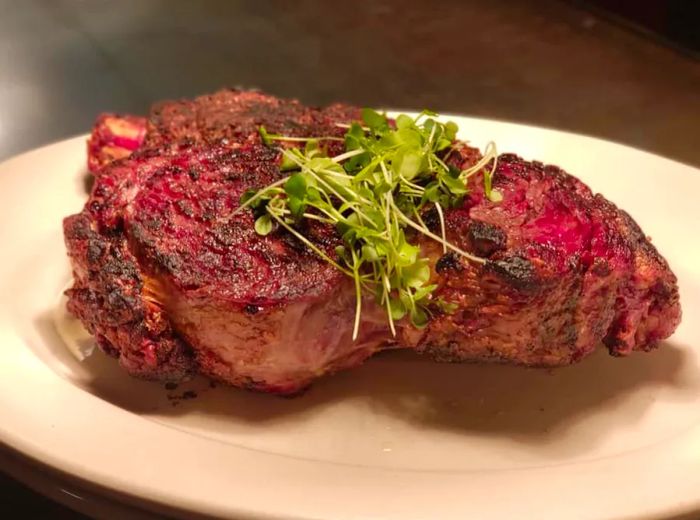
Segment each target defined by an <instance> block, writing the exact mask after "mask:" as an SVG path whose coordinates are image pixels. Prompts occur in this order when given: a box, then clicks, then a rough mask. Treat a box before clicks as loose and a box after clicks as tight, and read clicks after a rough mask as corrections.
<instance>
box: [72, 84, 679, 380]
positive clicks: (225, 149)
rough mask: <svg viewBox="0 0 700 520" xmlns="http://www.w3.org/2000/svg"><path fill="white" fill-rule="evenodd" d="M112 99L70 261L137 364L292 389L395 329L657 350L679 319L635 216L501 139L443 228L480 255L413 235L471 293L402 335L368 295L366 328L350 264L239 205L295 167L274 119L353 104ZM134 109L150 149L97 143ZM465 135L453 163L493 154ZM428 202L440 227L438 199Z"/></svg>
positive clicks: (458, 340)
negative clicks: (286, 157)
mask: <svg viewBox="0 0 700 520" xmlns="http://www.w3.org/2000/svg"><path fill="white" fill-rule="evenodd" d="M109 118H116V116H103V117H102V118H101V119H99V120H98V122H97V124H96V127H95V130H94V132H93V136H92V138H91V145H90V148H89V153H90V158H91V159H90V161H91V162H90V164H96V165H98V167H95V168H91V171H93V173H95V175H96V179H95V184H94V186H93V189H92V193H91V195H90V198H89V200H88V201H87V203H86V204H85V207H84V209H83V211H82V212H81V213H79V214H77V215H72V216H70V217H68V218H66V219H65V221H64V231H65V239H66V245H67V248H68V254H69V256H70V259H71V263H72V266H73V275H74V280H75V282H74V286H73V288H71V289H69V290H68V292H67V294H68V296H69V304H68V305H69V309H70V311H71V312H72V313H73V314H75V315H76V316H77V317H78V318H79V319H80V320H81V321H82V322H83V324H84V325H85V326H86V327H87V329H88V330H89V331H90V332H91V333H93V334H94V335H95V337H96V339H97V343H98V345H99V346H100V347H101V349H102V350H104V351H105V352H107V353H108V354H110V355H113V356H115V357H117V358H119V361H120V363H121V364H122V366H124V368H126V369H127V370H128V371H129V372H130V373H132V374H134V375H138V376H142V377H147V378H152V379H159V380H169V381H177V380H180V379H183V378H186V377H188V376H190V375H191V374H194V373H201V374H204V375H206V376H208V377H210V378H213V379H216V380H219V381H222V382H225V383H229V384H232V385H235V386H239V387H244V388H250V389H256V390H262V391H267V392H274V393H279V394H293V393H295V392H298V391H300V390H302V389H303V388H305V387H307V386H308V385H309V384H310V383H311V382H312V381H313V380H314V379H316V378H318V377H320V376H322V375H324V374H327V373H332V372H334V371H337V370H340V369H345V368H350V367H352V366H355V365H358V364H360V363H361V362H362V361H364V360H365V359H367V358H368V357H369V356H371V355H372V354H374V353H375V352H377V351H379V350H381V349H385V348H398V347H401V348H411V349H414V350H416V351H417V352H421V353H425V354H428V355H429V356H431V357H432V358H434V359H436V360H439V361H496V362H505V363H514V364H520V365H528V366H546V367H554V366H562V365H567V364H571V363H574V362H577V361H579V360H581V359H582V358H583V357H585V356H586V355H588V354H590V353H591V352H592V351H593V350H594V349H595V348H596V346H597V345H599V344H600V342H601V341H602V342H603V343H604V344H605V345H606V346H607V347H608V349H609V351H610V353H611V354H613V355H626V354H629V353H630V352H632V351H633V350H649V349H651V348H653V347H655V346H656V345H657V344H658V343H659V341H660V340H662V339H664V338H666V337H668V336H669V335H670V334H672V333H673V331H674V329H675V328H676V326H677V325H678V323H679V321H680V316H681V311H680V305H679V300H678V288H677V284H676V278H675V276H674V275H673V273H672V272H671V271H670V269H669V267H668V265H667V263H666V262H665V260H664V259H663V258H662V257H661V256H660V255H659V253H658V252H657V251H656V249H655V248H654V246H653V245H652V244H651V243H650V242H649V240H648V239H647V238H646V237H645V235H644V234H643V232H642V231H641V230H640V229H639V227H638V226H637V224H636V223H635V222H634V221H633V220H632V218H631V217H630V216H629V215H627V214H626V213H625V212H624V211H622V210H620V209H618V208H617V207H616V206H615V205H613V204H612V203H610V202H609V201H607V200H606V199H605V198H603V197H602V196H601V195H595V194H593V193H592V192H591V191H590V189H589V188H588V187H587V186H586V185H584V184H583V183H582V182H581V181H579V180H577V179H576V178H574V177H572V176H571V175H568V174H567V173H565V172H564V171H563V170H561V169H560V168H557V167H555V166H548V165H544V164H542V163H538V162H528V161H524V160H522V159H521V158H519V157H517V156H515V155H512V154H504V155H501V156H499V157H498V160H497V166H496V171H495V174H494V177H493V184H494V187H495V188H497V189H498V190H499V192H500V193H501V194H502V195H503V200H502V201H501V202H498V203H494V202H491V201H489V200H488V199H487V198H486V197H485V194H484V188H483V182H482V179H481V178H480V175H481V174H477V175H475V176H474V177H472V178H470V180H469V189H470V193H469V195H468V197H467V198H466V199H465V201H464V203H463V205H462V206H460V207H459V208H456V209H452V210H448V211H446V212H445V226H446V236H447V239H448V241H450V242H451V243H453V244H455V245H456V246H458V247H460V248H462V249H464V250H466V251H469V252H471V253H474V254H476V255H478V256H480V257H482V258H485V259H486V262H485V263H483V264H477V263H470V262H468V261H466V260H465V259H464V258H462V257H461V256H458V255H455V254H452V253H447V254H445V253H443V249H442V246H441V245H440V244H438V243H437V242H434V241H432V240H431V239H429V238H426V237H424V236H423V235H416V236H412V237H411V240H412V241H414V243H416V244H419V245H420V247H421V249H422V252H423V254H424V255H425V256H426V257H427V258H429V259H430V266H431V278H432V280H431V282H432V283H435V284H437V286H438V288H437V289H436V291H435V293H434V297H436V298H442V299H443V300H445V301H448V302H451V303H454V304H456V310H455V311H454V312H450V313H439V312H437V313H434V314H433V315H432V316H431V319H430V321H429V322H428V324H427V326H426V327H425V328H422V329H418V328H415V327H413V326H412V325H410V323H409V322H408V321H406V320H402V321H400V322H398V324H397V334H396V336H392V334H391V332H390V330H389V327H388V324H387V318H386V315H385V311H384V310H383V309H381V308H378V307H377V306H376V304H375V303H374V297H373V296H367V297H366V298H364V300H363V313H362V321H361V324H360V328H359V336H358V338H357V339H355V340H353V339H352V328H353V320H354V315H355V292H354V287H353V282H352V280H351V279H350V278H348V277H346V275H344V274H343V273H341V272H340V271H338V270H337V269H336V268H334V267H333V266H332V265H330V264H329V263H327V262H326V261H324V260H322V259H321V258H320V257H319V256H318V255H317V254H316V253H314V252H313V251H312V250H311V249H309V248H308V247H307V246H306V245H304V244H303V243H302V242H300V241H299V240H298V239H297V238H295V237H294V236H293V235H291V234H290V233H288V232H286V231H285V230H284V229H282V228H280V229H278V230H276V231H274V232H272V233H271V234H269V235H267V236H261V235H259V234H257V233H256V232H255V230H254V228H253V222H254V216H253V214H252V212H251V211H248V210H246V211H241V212H238V213H236V212H235V210H236V209H237V208H238V206H239V205H240V198H241V195H242V194H243V193H244V192H245V191H246V190H249V189H259V188H263V187H265V186H267V185H269V184H271V183H272V182H275V181H276V180H279V179H281V178H282V177H284V176H285V175H286V174H284V173H281V172H280V163H281V158H282V154H281V150H280V148H279V147H278V146H274V145H273V146H268V145H265V144H264V143H262V141H261V139H260V135H259V132H258V128H259V127H260V126H261V125H262V126H264V127H265V128H266V129H267V130H268V132H270V133H278V134H283V135H287V136H306V137H308V136H333V137H342V136H343V135H344V133H345V131H346V128H347V124H348V123H350V122H351V121H355V120H358V119H359V110H358V109H356V108H354V107H349V106H345V105H333V106H330V107H327V108H322V109H317V108H310V107H306V106H303V105H301V104H300V103H298V102H296V101H288V100H282V99H278V98H275V97H273V96H269V95H265V94H261V93H259V92H247V91H236V90H224V91H220V92H217V93H215V94H212V95H208V96H202V97H200V98H197V99H195V100H192V101H175V102H165V103H161V104H159V105H157V106H156V107H155V108H154V109H153V110H152V112H151V114H150V115H149V117H148V120H147V121H145V120H143V119H139V118H134V117H131V116H128V117H127V118H124V121H125V124H124V125H122V126H120V125H119V124H115V122H114V120H110V119H109ZM117 119H118V118H117ZM105 121H111V124H110V131H109V133H106V132H105V125H106V124H107V123H106V122H105ZM127 123H128V124H127ZM124 128H126V129H127V133H128V135H129V136H132V137H133V138H134V139H132V141H130V144H129V146H125V147H124V148H129V147H130V146H131V147H133V149H134V150H135V151H134V152H133V153H131V154H130V155H127V154H128V152H125V153H124V154H123V157H121V158H118V159H116V160H110V159H109V157H108V156H107V155H106V154H105V153H103V152H102V149H101V147H100V145H99V143H106V146H113V145H114V143H115V142H119V143H122V144H123V143H124V142H123V141H118V140H115V136H117V137H118V136H119V131H120V130H122V129H124ZM105 135H111V136H112V137H110V138H108V139H105V138H100V137H99V136H105ZM100 139H101V140H100ZM135 141H138V143H137V144H136V146H134V143H135ZM332 143H333V144H332V146H340V148H338V149H335V150H333V151H332V152H333V153H341V152H342V151H343V149H342V143H338V144H337V145H336V144H335V142H332ZM93 144H94V146H93ZM286 146H289V144H286ZM454 149H455V151H456V153H452V154H451V155H450V156H449V162H451V163H452V165H453V166H455V167H457V168H460V169H464V168H466V167H468V166H470V165H473V164H474V163H475V162H476V161H478V159H479V158H480V154H479V152H478V151H477V150H475V149H473V148H470V147H469V146H467V145H466V144H463V143H455V146H454ZM97 157H99V158H101V159H100V160H99V161H97V160H96V159H94V158H97ZM105 158H106V159H105ZM424 220H425V221H426V223H427V225H428V226H430V227H432V228H433V229H434V230H435V231H436V232H437V231H438V230H439V227H440V225H439V220H438V218H437V215H436V214H433V212H431V211H429V212H428V213H426V214H425V215H424ZM302 227H303V229H302V228H300V229H299V231H301V232H302V233H303V234H304V235H305V236H306V237H307V238H308V239H309V240H310V241H312V242H313V243H314V244H315V245H316V247H318V248H320V249H321V250H323V251H324V252H325V253H326V254H328V255H329V256H332V257H333V256H334V255H335V252H334V251H335V247H336V246H337V245H339V244H340V243H341V240H340V238H339V237H338V236H337V234H336V232H335V230H334V229H333V228H331V227H328V226H326V225H324V224H320V223H318V222H315V221H310V220H308V221H304V223H303V224H302Z"/></svg>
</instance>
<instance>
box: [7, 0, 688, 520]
mask: <svg viewBox="0 0 700 520" xmlns="http://www.w3.org/2000/svg"><path fill="white" fill-rule="evenodd" d="M0 49H1V50H2V52H0V158H6V157H9V156H11V155H14V154H16V153H19V152H21V151H25V150H29V149H32V148H34V147H36V146H39V145H42V144H46V143H48V142H51V141H56V140H59V139H63V138H66V137H69V136H72V135H75V134H79V133H84V132H86V131H88V130H89V128H90V126H91V124H92V122H93V120H94V118H95V116H96V114H97V113H99V112H100V111H103V110H109V111H117V112H135V113H144V112H145V111H146V110H147V109H148V107H149V105H150V104H151V103H152V102H154V101H156V100H158V99H163V98H176V97H183V96H192V95H196V94H198V93H205V92H208V91H212V90H215V89H217V88H219V87H221V86H227V85H228V86H242V87H257V88H261V89H263V90H266V91H268V92H271V93H273V94H276V95H280V96H289V97H296V98H299V99H301V100H302V101H304V102H306V103H311V104H324V103H328V102H331V101H339V100H342V101H347V102H350V103H355V104H359V105H368V106H380V107H392V108H406V109H410V108H413V109H421V108H426V107H427V108H431V109H434V110H437V111H441V112H452V113H460V114H465V115H469V116H477V117H487V118H494V119H502V120H510V121H515V122H522V123H528V124H534V125H541V126H548V127H554V128H558V129H563V130H569V131H573V132H579V133H584V134H589V135H594V136H598V137H602V138H605V139H610V140H613V141H618V142H621V143H625V144H629V145H632V146H635V147H638V148H643V149H646V150H649V151H652V152H655V153H658V154H661V155H665V156H668V157H671V158H673V159H677V160H680V161H683V162H686V163H690V164H693V165H700V137H699V136H700V132H699V131H698V129H699V128H700V94H699V93H700V63H698V62H697V61H695V60H693V59H692V58H690V57H689V56H687V55H683V54H681V53H679V52H677V51H675V50H673V49H670V48H667V47H665V46H663V45H661V44H659V43H658V42H657V41H654V40H653V39H650V38H645V37H643V36H640V35H639V34H635V33H633V32H630V31H628V30H626V29H623V28H621V27H619V26H617V25H614V24H613V23H611V22H609V21H606V20H603V19H600V18H599V17H598V16H597V15H594V14H591V13H590V12H588V11H584V10H581V9H579V8H577V7H575V6H573V5H572V4H568V3H563V2H557V1H554V0H545V1H542V2H525V1H521V2H518V1H507V0H502V1H500V2H482V1H478V0H454V1H451V0H443V1H442V2H419V1H416V0H403V1H386V0H384V1H366V2H365V1H353V2H323V1H318V2H313V1H300V2H282V1H267V2H263V1H260V0H254V1H204V2H186V1H179V2H172V1H167V0H161V1H154V0H121V1H120V2H118V3H112V2H83V1H78V0H43V1H42V0H24V1H23V2H13V1H10V0H0ZM0 490H1V493H2V496H3V498H5V497H7V498H5V499H4V500H3V501H0V516H4V514H7V513H8V512H10V511H12V510H15V509H16V508H19V510H22V511H23V512H25V513H28V512H32V513H34V514H36V515H37V517H40V516H43V517H47V516H48V517H51V518H79V517H78V516H77V515H75V514H73V513H70V512H69V511H68V510H66V509H64V508H62V507H60V506H57V505H54V504H53V503H51V502H50V501H48V500H46V499H43V498H41V497H39V496H38V495H36V494H34V493H33V492H31V491H29V490H27V489H26V488H24V487H23V486H21V485H19V484H16V483H15V482H14V481H12V480H11V479H9V478H7V477H2V478H0Z"/></svg>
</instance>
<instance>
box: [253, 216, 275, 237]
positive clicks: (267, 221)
mask: <svg viewBox="0 0 700 520" xmlns="http://www.w3.org/2000/svg"><path fill="white" fill-rule="evenodd" d="M271 231H272V218H271V217H270V215H268V214H265V215H262V216H261V217H258V218H257V219H256V220H255V232H256V233H257V234H258V235H262V236H265V235H268V234H270V232H271Z"/></svg>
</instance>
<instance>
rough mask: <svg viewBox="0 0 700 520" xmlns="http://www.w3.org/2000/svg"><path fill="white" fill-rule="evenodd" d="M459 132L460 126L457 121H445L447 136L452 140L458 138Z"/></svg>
mask: <svg viewBox="0 0 700 520" xmlns="http://www.w3.org/2000/svg"><path fill="white" fill-rule="evenodd" d="M457 132H459V127H458V126H457V123H455V122H453V121H448V122H447V123H445V138H446V139H449V140H450V141H454V140H455V139H456V138H457Z"/></svg>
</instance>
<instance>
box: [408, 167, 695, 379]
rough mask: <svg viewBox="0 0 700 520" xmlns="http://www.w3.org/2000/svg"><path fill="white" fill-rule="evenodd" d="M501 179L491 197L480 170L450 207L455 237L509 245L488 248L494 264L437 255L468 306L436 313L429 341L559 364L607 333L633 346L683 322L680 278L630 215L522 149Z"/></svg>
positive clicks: (474, 244)
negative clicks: (493, 199)
mask: <svg viewBox="0 0 700 520" xmlns="http://www.w3.org/2000/svg"><path fill="white" fill-rule="evenodd" d="M494 185H495V186H496V187H497V188H498V189H499V190H500V191H501V192H502V193H503V194H504V200H503V202H502V203H500V204H498V205H493V204H491V203H489V202H488V201H487V200H486V199H485V197H484V196H483V192H482V191H481V190H480V188H479V187H480V186H481V183H480V182H479V181H478V180H477V181H476V182H475V183H474V184H473V186H472V193H471V195H470V198H469V199H468V200H467V202H466V204H465V206H464V208H461V209H459V210H453V211H452V212H451V213H449V214H448V215H447V216H446V221H447V227H448V239H450V240H452V241H453V242H455V243H457V244H462V245H463V246H464V247H467V248H472V250H476V249H477V248H478V247H480V246H479V245H478V242H479V240H480V239H483V237H484V236H488V237H491V241H490V242H493V243H496V244H498V248H495V247H494V248H489V251H484V250H483V249H482V252H488V253H489V254H488V255H485V256H488V260H487V262H486V264H484V265H483V266H474V265H470V264H466V263H465V262H463V261H461V260H459V258H458V257H454V256H452V255H450V256H449V257H447V258H449V260H447V259H446V257H442V258H441V259H440V260H439V261H438V263H437V265H436V274H437V280H438V283H439V284H440V289H439V291H438V293H437V294H438V295H440V296H442V297H443V298H445V299H446V300H448V301H454V302H458V304H459V308H458V310H457V312H455V313H454V314H451V315H441V316H438V317H436V318H435V319H434V320H432V321H431V323H430V324H429V325H428V327H427V328H426V330H425V331H424V333H423V335H422V337H421V339H420V340H419V341H418V346H417V348H418V350H419V351H424V352H427V353H429V354H432V355H433V356H434V357H436V358H437V359H440V360H451V361H467V360H483V359H492V360H496V361H504V362H509V363H518V364H525V365H534V366H557V365H566V364H569V363H573V362H576V361H578V360H580V359H582V358H583V357H584V356H586V355H587V354H589V353H591V352H592V351H593V350H594V349H595V347H596V345H597V343H598V342H599V341H600V340H603V341H604V343H605V344H606V345H607V346H608V348H609V349H610V352H611V353H612V354H614V355H624V354H629V353H630V352H631V351H632V350H635V349H637V350H649V349H651V348H653V347H655V346H656V345H657V344H658V342H659V341H660V340H661V339H664V338H666V337H668V336H669V335H670V334H671V333H672V332H673V330H675V328H676V326H677V325H678V323H679V322H680V317H681V311H680V305H679V298H678V288H677V281H676V277H675V276H674V275H673V273H672V272H671V271H670V269H669V267H668V264H667V263H666V261H665V260H664V259H663V258H662V257H661V255H659V253H658V251H657V250H656V248H655V247H654V246H653V245H652V244H651V243H650V242H649V240H648V239H647V238H646V237H645V236H644V234H643V233H642V232H641V230H640V228H639V226H637V224H636V223H635V222H634V221H633V220H632V218H631V217H630V216H629V215H628V214H626V213H625V212H623V211H621V210H619V209H618V208H617V207H615V205H614V204H612V203H611V202H609V201H607V200H606V199H605V198H603V197H602V196H601V195H594V194H593V193H592V192H591V190H590V189H589V188H588V187H587V186H585V185H584V184H583V183H582V182H581V181H579V180H578V179H576V178H574V177H572V176H570V175H568V174H566V173H565V172H564V171H563V170H561V169H559V168H557V167H554V166H547V165H543V164H541V163H538V162H528V161H524V160H522V159H521V158H519V157H517V156H515V155H511V154H506V155H502V156H500V157H499V158H498V166H497V170H496V174H495V176H494ZM476 222H478V224H477V226H478V228H479V231H478V232H477V233H476V234H475V232H474V226H475V223H476ZM486 227H488V229H489V231H488V232H486V231H484V229H485V228H486ZM465 230H466V231H465ZM504 237H505V244H503V240H504ZM475 239H476V240H475ZM431 247H433V248H435V246H434V245H432V246H431ZM456 262H459V264H460V266H459V267H457V266H456V265H455V264H456Z"/></svg>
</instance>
